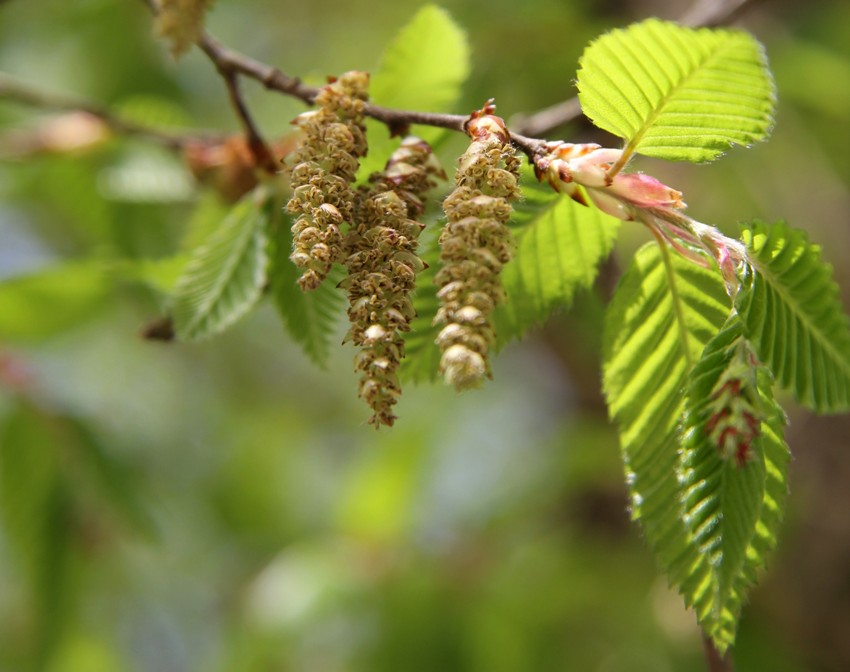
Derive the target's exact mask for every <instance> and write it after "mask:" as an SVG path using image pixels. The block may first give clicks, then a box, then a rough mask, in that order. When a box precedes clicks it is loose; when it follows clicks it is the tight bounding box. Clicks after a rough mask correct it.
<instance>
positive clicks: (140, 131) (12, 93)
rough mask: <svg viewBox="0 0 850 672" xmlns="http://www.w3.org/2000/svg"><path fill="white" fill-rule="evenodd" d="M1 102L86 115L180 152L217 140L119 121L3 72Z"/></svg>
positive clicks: (85, 103) (103, 111)
mask: <svg viewBox="0 0 850 672" xmlns="http://www.w3.org/2000/svg"><path fill="white" fill-rule="evenodd" d="M0 100H13V101H15V102H18V103H23V104H25V105H30V106H32V107H37V108H40V109H43V110H55V111H65V112H85V113H86V114H90V115H91V116H93V117H95V118H97V119H99V120H100V121H101V122H103V124H104V125H105V126H107V127H108V128H110V129H111V130H113V131H115V132H116V133H119V134H121V135H131V136H137V137H141V138H145V139H146V140H150V141H151V142H154V143H156V144H159V145H162V146H163V147H167V148H168V149H172V150H181V149H183V148H184V147H185V146H186V145H187V144H189V143H193V142H199V141H200V142H206V141H212V140H215V139H216V138H217V137H218V136H216V135H214V134H209V133H192V134H191V135H187V134H178V133H169V132H167V131H162V130H158V129H154V128H150V127H148V126H143V125H142V124H137V123H135V122H132V121H127V120H126V119H121V118H120V117H118V116H116V115H115V114H113V113H112V112H110V111H109V110H108V109H106V108H104V107H101V106H100V105H98V104H96V103H92V102H91V101H88V100H83V99H80V98H69V97H65V96H60V95H56V94H53V93H47V92H44V91H38V90H36V89H33V88H31V87H29V86H26V85H24V84H21V83H20V82H16V81H15V80H14V79H12V78H11V77H9V76H8V75H5V74H3V73H0Z"/></svg>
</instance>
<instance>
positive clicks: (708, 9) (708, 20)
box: [512, 0, 759, 136]
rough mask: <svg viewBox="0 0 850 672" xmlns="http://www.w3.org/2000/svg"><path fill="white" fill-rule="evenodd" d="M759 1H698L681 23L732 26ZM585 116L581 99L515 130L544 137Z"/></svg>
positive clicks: (527, 119) (533, 117)
mask: <svg viewBox="0 0 850 672" xmlns="http://www.w3.org/2000/svg"><path fill="white" fill-rule="evenodd" d="M758 1H759V0H695V1H694V2H693V3H692V4H691V6H690V7H689V8H688V9H687V10H685V12H684V13H683V14H682V15H681V16H680V17H679V19H678V22H679V23H681V24H682V25H683V26H690V27H692V28H700V27H714V26H722V25H728V24H729V23H731V22H732V21H734V20H735V19H737V18H738V16H739V15H740V14H742V13H743V12H744V11H745V10H746V9H749V8H750V7H751V6H752V5H754V4H755V3H756V2H758ZM581 116H582V112H581V105H580V104H579V101H578V96H574V97H572V98H570V99H568V100H564V101H562V102H560V103H556V104H554V105H552V106H551V107H546V108H544V109H542V110H540V111H538V112H535V113H533V114H530V115H527V116H519V118H518V121H516V122H515V123H513V124H512V126H513V127H514V128H515V129H516V130H517V131H518V132H520V133H526V134H528V135H534V136H541V135H546V134H547V133H551V132H552V131H554V130H555V129H557V128H560V127H561V126H566V125H567V124H569V123H571V122H573V121H575V120H576V119H579V118H580V117H581Z"/></svg>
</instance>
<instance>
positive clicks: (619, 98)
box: [578, 19, 775, 167]
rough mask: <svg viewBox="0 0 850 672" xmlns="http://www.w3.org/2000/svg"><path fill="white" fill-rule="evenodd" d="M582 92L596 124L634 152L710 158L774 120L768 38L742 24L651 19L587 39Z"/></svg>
mask: <svg viewBox="0 0 850 672" xmlns="http://www.w3.org/2000/svg"><path fill="white" fill-rule="evenodd" d="M580 63H581V69H580V70H579V72H578V89H579V100H580V102H581V107H582V110H583V111H584V113H585V114H586V115H587V116H588V117H589V118H590V119H591V120H592V121H593V123H594V124H596V125H597V126H599V127H600V128H604V129H605V130H606V131H609V132H611V133H613V134H614V135H616V136H618V137H621V138H623V139H624V140H625V141H626V149H625V152H624V154H623V163H622V164H621V165H620V166H619V167H622V165H624V164H625V162H626V161H628V158H629V157H630V156H631V155H632V154H633V153H635V152H637V153H639V154H645V155H646V156H655V157H658V158H662V159H671V160H674V161H683V160H686V161H696V162H701V161H711V160H713V159H716V158H717V157H718V156H720V155H721V154H722V153H723V152H725V151H727V150H728V149H730V147H731V146H732V145H750V144H752V143H754V142H757V141H759V140H764V139H765V138H766V137H767V135H768V133H769V132H770V129H771V127H772V125H773V108H774V103H775V95H774V86H773V79H772V77H771V75H770V71H769V70H768V68H767V61H766V58H765V55H764V51H763V49H762V46H761V45H760V44H759V43H758V42H757V41H756V40H755V39H754V38H753V37H752V36H751V35H749V34H748V33H745V32H742V31H738V30H710V29H707V28H703V29H699V30H696V29H692V28H685V27H683V26H679V25H676V24H675V23H670V22H667V21H659V20H657V19H649V20H647V21H643V22H641V23H637V24H634V25H632V26H629V27H628V28H625V29H621V30H614V31H612V32H610V33H607V34H606V35H603V36H602V37H600V38H598V39H597V40H595V41H594V42H592V43H591V44H590V46H588V47H587V49H586V50H585V52H584V55H583V56H582V58H581V61H580Z"/></svg>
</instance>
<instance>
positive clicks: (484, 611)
mask: <svg viewBox="0 0 850 672" xmlns="http://www.w3.org/2000/svg"><path fill="white" fill-rule="evenodd" d="M422 4H423V3H421V2H419V1H418V0H397V1H396V2H393V3H382V4H380V5H376V4H375V3H374V2H367V1H366V0H350V1H349V2H347V3H339V2H332V1H331V0H313V1H311V2H300V3H296V2H275V1H274V0H217V1H216V3H215V7H214V11H213V12H212V14H211V15H210V17H209V23H208V27H209V29H210V31H211V32H212V33H213V34H215V35H216V36H217V37H219V38H220V39H221V40H222V41H223V42H224V43H225V44H228V45H230V46H232V47H234V48H236V49H238V50H241V51H243V52H246V53H248V54H250V55H251V56H253V57H255V58H258V59H260V60H262V61H265V62H268V63H271V64H274V65H276V66H278V67H280V68H281V69H282V70H284V71H285V72H287V73H289V74H293V75H299V76H301V77H303V78H305V79H307V80H309V81H313V82H318V81H321V79H322V78H323V77H324V76H325V75H327V74H333V73H339V72H341V71H344V70H349V69H355V68H359V69H366V70H369V69H371V68H373V67H374V65H375V63H376V61H377V60H378V59H379V57H380V54H381V52H382V49H383V47H384V45H386V44H387V42H389V41H390V40H391V39H392V37H393V35H394V34H395V32H396V31H397V30H398V29H399V28H400V27H401V26H402V25H404V24H405V23H406V22H407V21H408V20H409V19H410V18H411V17H412V16H413V14H414V13H415V11H416V10H417V9H418V8H419V7H420V6H421V5H422ZM754 5H755V6H754V7H753V8H752V9H751V10H750V11H748V12H747V13H746V14H744V16H743V17H742V20H741V25H743V26H745V27H747V28H748V29H750V30H751V31H753V32H754V33H755V34H756V35H757V36H758V37H759V39H761V40H762V41H763V42H764V44H765V45H766V47H767V51H768V54H769V57H770V60H771V65H772V67H773V69H774V74H775V77H776V81H777V87H778V92H779V110H778V115H777V126H776V129H775V133H774V136H773V138H772V139H771V140H770V141H769V142H768V143H767V144H764V145H762V146H759V147H756V148H753V149H752V150H750V151H745V150H736V151H734V152H732V153H731V154H730V155H729V156H728V157H725V158H724V159H722V160H721V161H720V162H719V163H717V164H714V165H712V166H689V165H688V166H685V165H679V164H662V163H660V162H653V161H648V160H644V159H641V160H640V163H639V166H638V167H639V168H641V169H642V170H645V171H647V172H651V173H653V174H655V175H656V176H657V177H659V178H660V179H662V180H663V181H664V182H665V183H667V184H670V185H672V186H674V187H676V188H679V189H681V190H682V191H684V192H685V198H686V200H687V201H688V203H689V205H690V213H691V214H692V215H693V216H694V217H696V218H698V219H700V220H702V221H706V222H711V223H714V224H717V225H719V226H721V227H722V228H724V229H726V230H728V231H735V223H736V221H738V220H741V219H749V218H752V217H761V218H764V219H775V218H780V217H781V218H787V219H788V220H789V221H790V222H791V223H792V224H793V225H795V226H798V227H801V228H805V229H807V230H808V231H809V232H810V235H811V237H812V238H813V239H814V240H816V241H819V242H821V243H822V245H823V247H824V255H825V257H826V258H827V259H828V260H829V261H831V262H832V263H833V264H834V265H835V266H836V273H837V276H838V279H839V281H840V282H841V284H842V296H843V297H844V298H845V300H846V299H848V298H850V265H848V264H847V263H846V258H847V254H848V252H850V225H849V224H850V217H848V214H850V190H848V185H850V132H848V122H850V39H848V38H850V3H848V2H847V1H846V0H834V1H821V2H811V3H806V4H805V5H803V4H802V3H797V2H790V1H789V2H771V1H770V0H766V1H764V2H760V3H754ZM442 6H444V7H445V8H446V9H447V10H448V11H449V12H450V13H451V14H452V16H453V17H454V18H455V20H456V21H457V22H458V23H459V25H461V26H462V27H463V28H464V29H465V30H466V31H467V32H468V35H469V41H470V45H471V47H472V64H473V70H472V76H471V78H470V82H469V85H468V86H467V88H466V89H465V93H464V98H463V100H462V101H461V102H460V104H459V105H458V108H457V110H456V111H457V112H466V111H469V110H471V109H474V108H477V107H479V106H480V105H481V103H482V102H483V101H484V100H486V99H487V98H489V97H495V98H496V100H497V102H498V104H499V112H500V114H502V115H504V116H505V117H507V118H508V119H510V118H511V117H514V118H519V115H522V114H523V113H529V112H533V111H535V110H537V109H539V108H541V107H544V106H547V105H550V104H553V103H556V102H558V101H560V100H563V99H564V98H567V97H569V96H571V95H572V94H573V89H572V80H573V77H574V75H575V70H576V63H577V59H578V57H579V55H580V54H581V51H582V49H583V47H584V45H585V44H586V43H587V42H588V40H590V39H591V38H593V37H594V36H596V35H597V34H599V33H600V32H602V31H604V30H606V29H608V28H611V27H614V26H619V25H624V24H626V23H628V22H630V21H633V20H639V19H641V18H644V17H646V16H650V15H657V16H661V17H663V18H674V17H676V16H679V15H681V13H682V12H683V11H684V10H685V9H686V8H687V6H688V4H687V3H679V2H662V1H657V0H656V1H653V0H633V1H628V0H605V1H602V2H594V1H592V0H529V1H528V2H516V1H514V0H511V1H509V0H493V1H492V2H490V3H487V4H486V5H483V4H481V3H475V2H469V1H467V2H462V1H461V0H448V1H446V2H443V3H442ZM0 70H2V71H3V72H5V73H7V74H9V75H11V76H14V77H15V78H16V79H18V80H20V81H24V82H27V83H29V84H30V85H32V86H33V87H38V88H42V89H46V90H50V91H54V92H60V93H65V94H68V95H78V96H83V97H86V98H90V99H92V100H95V101H99V102H100V103H102V104H104V105H107V106H109V107H110V108H111V109H114V110H116V111H119V112H121V113H122V114H125V115H126V116H127V117H128V118H132V119H136V120H139V121H141V122H144V123H147V124H150V125H156V126H160V127H164V128H177V129H179V128H183V127H186V128H191V127H197V128H209V129H225V130H228V131H232V132H236V131H237V130H238V126H237V124H236V122H235V119H234V116H233V113H232V110H231V108H230V107H229V106H228V103H227V98H226V93H225V89H224V86H223V84H222V81H221V79H220V78H219V77H218V76H217V74H216V73H215V71H214V69H213V68H212V66H211V65H210V63H209V62H208V61H206V60H205V58H204V57H203V55H202V54H200V53H199V52H197V50H196V51H193V52H191V53H189V54H188V55H187V56H185V57H184V58H183V59H181V60H180V61H178V62H175V61H174V60H173V59H172V58H171V57H170V56H169V54H168V51H167V49H166V47H165V46H164V45H163V44H162V43H160V42H158V41H157V40H156V39H155V38H154V37H153V36H152V34H151V20H150V17H149V15H148V13H147V11H146V8H145V7H144V5H143V3H141V2H138V1H135V2H134V1H132V0H75V2H68V1H67V0H40V1H39V2H33V1H32V0H29V1H25V0H5V1H0ZM244 88H245V91H246V97H247V100H248V103H249V106H250V107H251V109H252V111H254V113H255V114H256V117H257V119H258V122H259V125H260V126H261V128H262V129H263V131H264V132H265V133H266V135H267V136H268V137H279V136H281V135H283V134H285V133H286V132H287V131H288V129H289V121H290V119H292V117H293V116H295V115H296V114H298V113H299V112H300V111H302V110H303V109H304V108H303V106H302V105H300V104H299V103H298V102H297V101H292V100H288V99H286V98H284V97H281V96H278V95H275V94H270V93H268V92H266V91H264V90H263V89H262V88H261V87H260V86H259V85H255V84H254V83H249V82H246V83H245V86H244ZM50 116H51V114H50V113H46V112H43V111H36V110H33V109H31V108H27V107H25V106H22V105H20V104H17V103H12V102H9V101H4V100H2V99H0V161H2V162H0V282H2V284H0V459H2V460H3V465H2V468H0V671H2V672H6V671H10V672H11V671H17V670H30V669H38V670H49V671H50V672H101V671H103V672H107V671H113V670H128V671H150V672H171V671H174V672H182V671H184V670H187V671H188V670H205V671H206V670H221V671H231V670H232V671H242V670H257V671H260V670H270V671H271V670H274V671H293V672H337V671H343V670H345V671H348V670H352V671H364V672H383V671H391V670H392V671H396V670H405V671H412V672H415V671H422V672H425V671H428V672H432V671H435V670H458V671H464V672H465V671H481V672H516V671H520V670H521V671H530V670H582V671H584V670H588V671H591V670H592V671H599V672H619V671H624V672H642V671H646V672H650V671H652V672H676V671H683V672H684V671H686V670H701V669H705V663H704V662H703V655H702V649H701V643H700V639H699V635H698V632H697V630H696V626H695V624H694V619H693V617H692V615H691V614H689V613H687V612H686V611H685V610H684V609H683V607H682V606H681V601H680V599H679V598H678V597H677V596H676V595H675V594H673V593H671V592H670V591H669V590H668V589H667V587H666V583H665V579H664V578H663V577H662V576H660V575H659V574H658V573H657V571H656V569H655V567H654V564H653V560H652V557H651V554H650V553H649V551H648V549H647V548H646V546H645V545H644V543H643V542H642V540H641V538H640V532H639V530H638V529H637V528H636V527H635V526H633V525H631V524H630V523H629V521H628V514H627V510H626V497H625V489H624V486H623V483H622V475H621V467H620V463H619V455H618V448H617V438H616V435H615V432H614V431H613V429H612V428H611V427H610V426H609V425H608V423H607V421H606V414H605V409H604V406H603V404H602V401H601V396H600V391H599V387H600V385H599V379H600V374H599V347H600V329H601V319H602V311H603V308H604V303H605V298H606V296H607V295H608V293H609V292H610V283H611V282H612V281H613V280H614V279H615V276H616V273H617V268H623V267H625V265H627V264H628V259H629V255H630V253H631V252H632V251H633V250H634V249H635V247H636V246H637V245H639V244H641V243H642V242H644V240H645V239H646V235H645V233H644V232H643V231H642V230H640V229H639V228H638V227H634V228H629V227H624V229H623V234H622V239H621V243H620V245H619V247H618V249H617V252H616V254H615V258H614V260H613V261H612V263H611V264H610V267H609V268H608V269H607V270H606V272H605V278H606V281H607V282H601V283H600V285H599V287H597V289H596V290H595V291H594V292H590V293H586V294H585V295H583V296H581V297H579V299H578V300H577V303H576V306H575V307H574V309H573V310H572V311H571V312H570V313H569V314H566V315H559V316H556V317H554V318H553V319H552V320H551V322H550V323H549V324H548V325H547V326H546V327H545V328H544V329H542V330H540V331H538V332H537V333H535V334H533V335H531V336H530V337H529V338H527V339H526V340H525V341H524V342H523V343H520V344H514V345H512V346H509V347H508V348H506V349H505V351H504V352H503V353H502V354H501V356H500V357H499V358H498V360H497V361H496V364H495V371H494V374H495V375H494V378H495V379H494V381H492V382H491V383H490V384H488V385H487V386H486V387H485V388H484V389H483V390H481V391H479V392H475V393H468V394H465V395H457V394H455V393H454V392H453V391H451V390H449V389H448V388H444V387H442V386H438V385H434V386H428V385H422V386H408V387H407V388H406V389H405V394H404V396H403V398H402V400H401V402H400V404H399V406H398V415H399V416H400V419H399V421H398V422H397V424H396V427H394V428H393V429H392V430H388V431H387V430H382V431H380V432H377V433H376V432H375V431H374V430H373V429H372V428H371V427H369V426H367V425H366V423H365V420H366V418H367V417H368V413H367V409H366V408H365V406H364V405H362V403H361V402H360V401H359V400H358V399H356V392H355V391H356V380H355V377H354V375H353V374H352V373H351V371H350V369H351V357H352V351H351V350H350V349H349V348H350V346H349V347H345V348H343V347H340V348H336V349H335V353H334V355H333V356H332V358H331V361H330V362H329V365H328V366H327V368H326V370H321V369H318V368H316V367H315V366H313V365H312V364H311V363H310V362H309V361H308V360H307V358H306V357H305V356H304V355H303V354H302V353H301V351H300V350H299V349H298V348H297V347H296V346H295V345H294V344H293V343H292V342H291V340H290V339H289V337H288V336H287V335H286V334H285V332H284V330H283V328H282V326H281V324H280V321H279V319H278V318H277V316H276V314H275V313H274V310H273V309H272V308H271V307H270V306H268V305H265V306H263V307H262V308H261V309H260V310H258V311H256V312H255V313H254V314H252V315H251V316H250V317H249V318H248V319H246V320H244V321H242V322H241V323H240V324H239V325H237V326H236V327H235V328H234V329H232V330H231V331H229V332H228V333H227V334H225V335H224V336H222V337H220V338H217V339H215V340H213V341H212V342H210V343H205V344H201V345H194V344H193V345H176V344H159V343H152V342H149V341H145V340H143V339H142V338H141V337H140V336H139V332H140V329H142V328H143V327H144V326H145V325H146V324H148V323H149V322H150V321H151V320H152V319H155V318H156V317H157V316H158V315H160V313H161V310H162V308H163V299H162V294H161V292H159V291H157V290H158V289H159V288H160V287H161V286H162V284H164V283H165V284H167V283H168V282H169V277H171V276H169V273H171V274H172V275H173V271H170V270H169V266H168V264H167V263H163V264H156V263H152V262H151V263H149V264H147V265H146V264H143V263H135V264H132V265H128V264H130V261H132V260H138V259H144V258H152V259H157V258H162V259H166V258H168V257H169V256H170V255H172V254H173V253H174V252H175V250H179V249H181V246H185V245H186V244H187V239H189V240H192V239H193V237H194V239H197V237H198V236H199V235H201V234H202V233H203V230H204V224H203V222H204V221H206V220H205V217H204V216H203V213H202V214H201V215H199V214H198V203H201V205H202V207H201V210H204V209H206V210H210V209H212V210H215V208H218V207H220V206H218V205H216V204H215V203H213V202H211V199H210V195H209V194H207V193H204V192H203V191H202V190H200V189H198V188H197V187H196V186H195V185H194V183H193V182H192V179H191V177H190V176H189V174H188V173H187V171H186V170H185V169H184V168H183V166H182V164H181V162H180V160H179V159H178V158H177V157H176V156H174V155H172V154H171V153H170V152H168V151H167V150H164V149H161V148H157V147H154V146H152V145H151V144H150V143H146V142H144V141H140V140H123V139H122V140H113V141H110V142H108V143H106V144H105V145H102V146H100V147H99V148H97V149H96V150H93V151H90V152H86V153H72V154H68V153H63V154H56V153H53V154H51V153H44V152H21V151H20V148H21V141H22V138H24V139H25V138H26V137H28V135H27V134H29V133H32V132H33V130H34V129H36V128H38V127H39V125H40V124H43V123H44V121H45V119H47V118H49V117H50ZM588 132H589V131H588V129H587V127H585V126H581V125H578V124H577V125H574V126H573V127H570V128H565V129H562V131H561V132H560V133H559V135H558V136H553V137H563V138H565V139H570V140H580V139H585V138H587V137H590V136H589V135H588ZM449 144H451V143H449ZM458 146H460V145H457V146H454V145H452V146H447V147H446V148H444V152H445V156H444V158H445V160H446V165H451V162H452V160H453V159H452V152H455V155H456V153H457V147H458ZM10 148H11V149H10ZM4 150H5V151H4ZM436 216H437V214H436V213H432V217H436ZM207 219H208V218H207ZM199 222H200V223H199ZM104 266H107V267H109V268H111V269H112V271H111V272H106V273H105V272H104V271H103V268H104ZM127 268H132V269H133V271H132V272H127V270H126V269H127ZM33 274H34V275H33ZM845 304H846V301H845ZM343 331H344V327H343V326H342V325H340V339H341V336H342V333H343ZM787 408H788V409H789V414H790V419H791V426H790V428H789V431H788V440H789V443H790V445H791V448H792V452H793V454H794V456H795V459H794V462H793V464H792V467H791V494H790V499H789V511H788V516H787V517H788V522H787V525H786V527H785V530H784V533H783V535H782V538H781V540H780V548H779V551H778V553H777V554H776V556H775V558H774V560H773V563H772V566H771V568H770V571H769V572H768V573H767V574H766V575H765V577H764V578H763V580H762V582H761V584H760V585H759V586H758V587H757V588H756V590H755V591H754V593H753V595H752V600H751V604H750V605H749V606H748V607H747V608H746V611H745V615H744V619H743V622H742V625H741V632H740V636H739V642H738V645H737V647H736V650H735V657H736V662H737V666H738V669H740V670H759V671H761V670H771V671H775V672H803V671H807V672H808V671H824V672H826V671H829V672H841V671H846V670H848V669H850V450H848V448H850V422H848V419H847V418H846V417H845V418H841V417H837V418H814V417H812V416H810V415H808V414H807V413H805V412H803V411H801V410H799V409H797V408H796V407H795V406H793V405H792V404H790V402H789V404H788V405H787Z"/></svg>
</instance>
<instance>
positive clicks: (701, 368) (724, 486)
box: [679, 316, 788, 651]
mask: <svg viewBox="0 0 850 672" xmlns="http://www.w3.org/2000/svg"><path fill="white" fill-rule="evenodd" d="M741 337H742V326H741V322H740V320H739V319H738V318H737V316H736V317H734V318H733V319H732V320H730V323H729V324H728V325H727V326H726V328H725V329H724V330H723V331H722V332H720V334H718V335H717V336H716V337H715V338H714V339H712V340H711V341H710V342H709V343H708V345H707V346H706V348H705V351H704V352H703V355H702V357H701V358H700V361H699V362H698V363H697V365H696V366H695V367H694V369H693V372H692V373H691V376H690V380H689V384H688V397H687V400H686V409H685V414H684V422H683V431H682V435H683V450H682V458H681V462H682V476H681V480H682V503H683V511H682V519H683V520H684V522H685V525H686V527H687V529H688V531H689V532H690V534H691V535H692V539H691V540H690V541H689V543H688V545H689V546H690V549H689V550H690V551H691V554H692V555H693V559H692V563H691V565H690V567H689V568H688V572H687V575H686V576H685V577H684V578H683V579H682V582H681V583H680V585H679V587H680V590H681V591H682V592H683V594H684V596H685V601H686V602H687V603H688V604H689V605H690V606H692V607H693V608H694V611H695V612H696V614H697V618H698V619H699V622H700V625H701V626H702V628H703V630H704V631H705V633H706V634H707V635H708V636H710V637H711V638H712V639H713V640H714V642H715V645H716V646H717V647H718V649H719V650H721V651H724V650H725V649H726V648H727V647H728V646H730V645H731V644H732V643H733V642H734V639H735V631H736V629H737V623H738V619H739V617H740V613H741V608H742V606H743V602H744V600H745V598H746V592H747V590H748V589H749V588H750V586H751V585H752V584H753V583H754V582H755V578H756V570H757V569H758V568H759V567H761V566H763V565H764V563H765V560H766V557H767V555H768V554H769V553H770V551H772V550H773V548H774V547H775V545H776V537H777V533H778V529H779V524H780V522H781V518H782V510H783V501H784V497H785V493H786V492H787V465H788V449H787V447H786V446H785V443H784V441H783V439H782V428H783V425H784V424H785V416H784V413H783V412H782V410H781V409H780V408H779V406H778V405H777V404H776V403H775V402H774V400H773V396H772V391H771V388H772V380H771V378H770V375H769V373H768V372H767V371H766V370H765V369H764V367H763V366H759V367H757V368H756V369H755V370H749V371H748V372H747V373H751V374H752V376H753V377H752V380H753V381H754V383H755V385H754V387H757V390H754V391H756V393H757V394H758V397H760V398H755V399H754V402H755V405H754V406H753V407H752V408H750V410H751V411H752V412H753V413H754V414H756V415H757V416H758V417H761V418H763V422H762V423H761V429H760V435H758V436H757V437H756V438H755V439H754V440H753V441H752V444H751V445H750V448H749V452H750V454H751V459H750V460H749V461H747V462H746V463H745V464H743V465H739V464H738V463H737V462H736V460H735V459H730V458H728V457H727V458H726V459H724V458H723V457H722V456H721V453H720V449H719V447H718V446H717V445H716V444H715V443H714V442H713V441H712V440H711V431H710V427H711V422H712V413H716V410H717V409H713V408H712V407H711V406H712V405H711V396H712V392H713V391H714V390H715V389H716V386H717V385H718V383H719V381H720V379H721V376H722V375H723V374H724V372H727V371H728V370H730V369H729V367H730V366H736V365H738V364H737V362H735V361H734V360H733V357H734V356H735V348H736V347H740V346H741V345H742V341H741ZM745 359H746V360H749V355H747V356H746V358H745ZM742 388H743V386H742ZM737 402H739V403H744V404H746V401H745V400H744V399H743V397H739V398H738V399H737ZM715 420H716V418H715Z"/></svg>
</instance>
